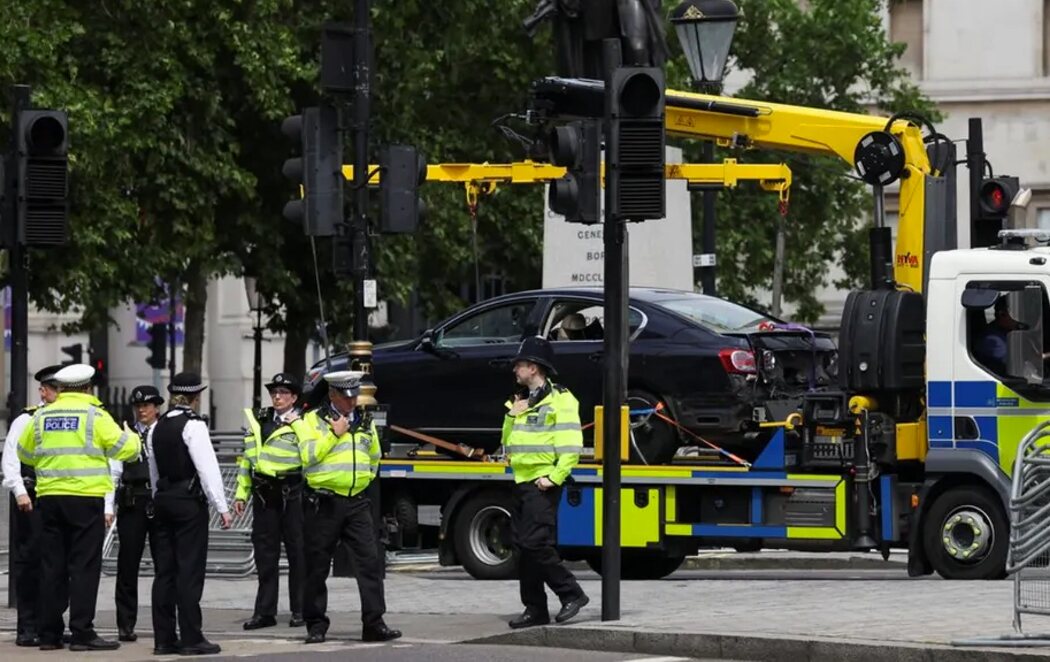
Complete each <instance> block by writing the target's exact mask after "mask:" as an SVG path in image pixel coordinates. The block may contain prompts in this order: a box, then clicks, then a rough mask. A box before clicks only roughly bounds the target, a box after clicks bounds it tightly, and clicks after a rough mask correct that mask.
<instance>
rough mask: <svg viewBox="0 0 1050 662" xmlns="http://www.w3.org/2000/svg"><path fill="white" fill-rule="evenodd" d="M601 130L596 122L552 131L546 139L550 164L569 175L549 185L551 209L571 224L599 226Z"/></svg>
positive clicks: (574, 123) (574, 124)
mask: <svg viewBox="0 0 1050 662" xmlns="http://www.w3.org/2000/svg"><path fill="white" fill-rule="evenodd" d="M601 142H602V128H601V123H600V122H599V121H598V120H585V121H582V122H571V123H570V124H568V125H565V126H558V127H555V128H554V130H553V131H551V133H550V136H549V138H548V151H549V152H550V157H551V163H553V164H554V165H557V166H561V167H563V168H566V169H567V170H568V172H566V173H565V176H564V177H562V178H561V179H559V180H556V181H553V182H551V185H550V189H548V192H547V200H548V203H549V204H550V208H551V210H552V211H554V212H555V213H558V214H561V215H562V216H564V217H565V220H566V221H568V222H570V223H600V222H601V221H602V211H601V192H602V185H601V182H602V180H601V166H602V156H601V150H602V146H601Z"/></svg>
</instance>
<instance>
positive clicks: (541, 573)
mask: <svg viewBox="0 0 1050 662" xmlns="http://www.w3.org/2000/svg"><path fill="white" fill-rule="evenodd" d="M560 502H561V488H560V487H552V488H550V489H548V490H546V491H544V490H541V489H540V488H538V487H536V484H535V483H533V482H531V481H530V482H525V483H518V484H516V485H515V486H514V512H513V513H512V514H511V520H510V522H511V531H512V533H513V537H514V544H515V545H516V546H517V547H518V551H519V561H518V585H519V588H520V589H521V602H522V604H524V605H525V609H526V610H528V611H530V612H532V613H534V614H537V615H541V616H543V615H547V614H548V611H547V594H546V592H544V589H543V585H544V584H546V585H547V586H549V587H550V588H551V590H552V591H554V593H555V594H556V595H557V596H558V598H559V599H560V600H561V602H562V604H565V603H566V602H569V601H571V600H575V599H577V598H579V597H580V596H582V595H583V590H582V589H581V588H580V585H579V584H578V583H577V582H576V578H575V577H574V576H573V574H572V572H570V571H569V569H568V568H566V567H565V566H564V565H562V562H561V558H560V557H559V556H558V550H557V549H556V548H555V545H556V544H557V542H558V504H559V503H560Z"/></svg>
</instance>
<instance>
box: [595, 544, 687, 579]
mask: <svg viewBox="0 0 1050 662" xmlns="http://www.w3.org/2000/svg"><path fill="white" fill-rule="evenodd" d="M620 555H621V556H620V577H621V579H663V578H664V577H666V576H667V575H670V574H671V573H673V572H674V571H675V570H678V568H679V567H681V565H682V562H684V561H685V557H684V556H668V555H667V554H666V553H664V552H661V551H652V550H647V549H624V550H621V551H620ZM586 560H587V565H588V566H590V568H591V570H593V571H595V572H597V573H598V574H599V575H600V574H602V554H601V552H600V551H599V552H596V553H593V554H588V555H587V559H586Z"/></svg>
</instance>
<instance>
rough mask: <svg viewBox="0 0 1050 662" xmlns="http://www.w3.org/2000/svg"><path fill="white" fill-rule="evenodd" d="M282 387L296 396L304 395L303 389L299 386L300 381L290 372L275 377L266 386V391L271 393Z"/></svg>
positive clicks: (280, 373)
mask: <svg viewBox="0 0 1050 662" xmlns="http://www.w3.org/2000/svg"><path fill="white" fill-rule="evenodd" d="M278 386H280V387H281V388H286V389H288V390H289V391H291V392H292V393H294V394H296V395H302V394H303V387H302V386H301V385H300V384H299V380H298V379H296V378H295V377H294V376H293V375H292V374H291V373H290V372H279V373H277V374H276V375H274V376H273V379H271V380H270V381H269V382H268V383H267V384H266V390H267V391H271V390H273V389H275V388H277V387H278Z"/></svg>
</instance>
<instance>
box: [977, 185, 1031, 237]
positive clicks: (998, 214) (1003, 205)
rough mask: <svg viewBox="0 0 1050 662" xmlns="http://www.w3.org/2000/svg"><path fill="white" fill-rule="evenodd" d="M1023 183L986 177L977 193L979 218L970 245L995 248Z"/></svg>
mask: <svg viewBox="0 0 1050 662" xmlns="http://www.w3.org/2000/svg"><path fill="white" fill-rule="evenodd" d="M1020 190H1021V182H1020V180H1019V179H1018V178H1017V177H1010V176H1001V177H985V178H984V179H982V180H981V188H980V190H979V191H978V193H977V202H978V205H977V206H978V217H977V218H976V219H974V223H973V224H972V226H971V229H970V231H971V234H972V236H971V240H970V245H971V246H972V247H974V248H979V247H982V246H995V245H997V244H998V243H999V231H1000V230H1002V229H1003V227H1004V223H1003V222H1004V221H1005V220H1006V217H1007V215H1008V214H1009V211H1010V203H1011V202H1013V199H1014V197H1015V196H1016V195H1017V193H1018V191H1020Z"/></svg>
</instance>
